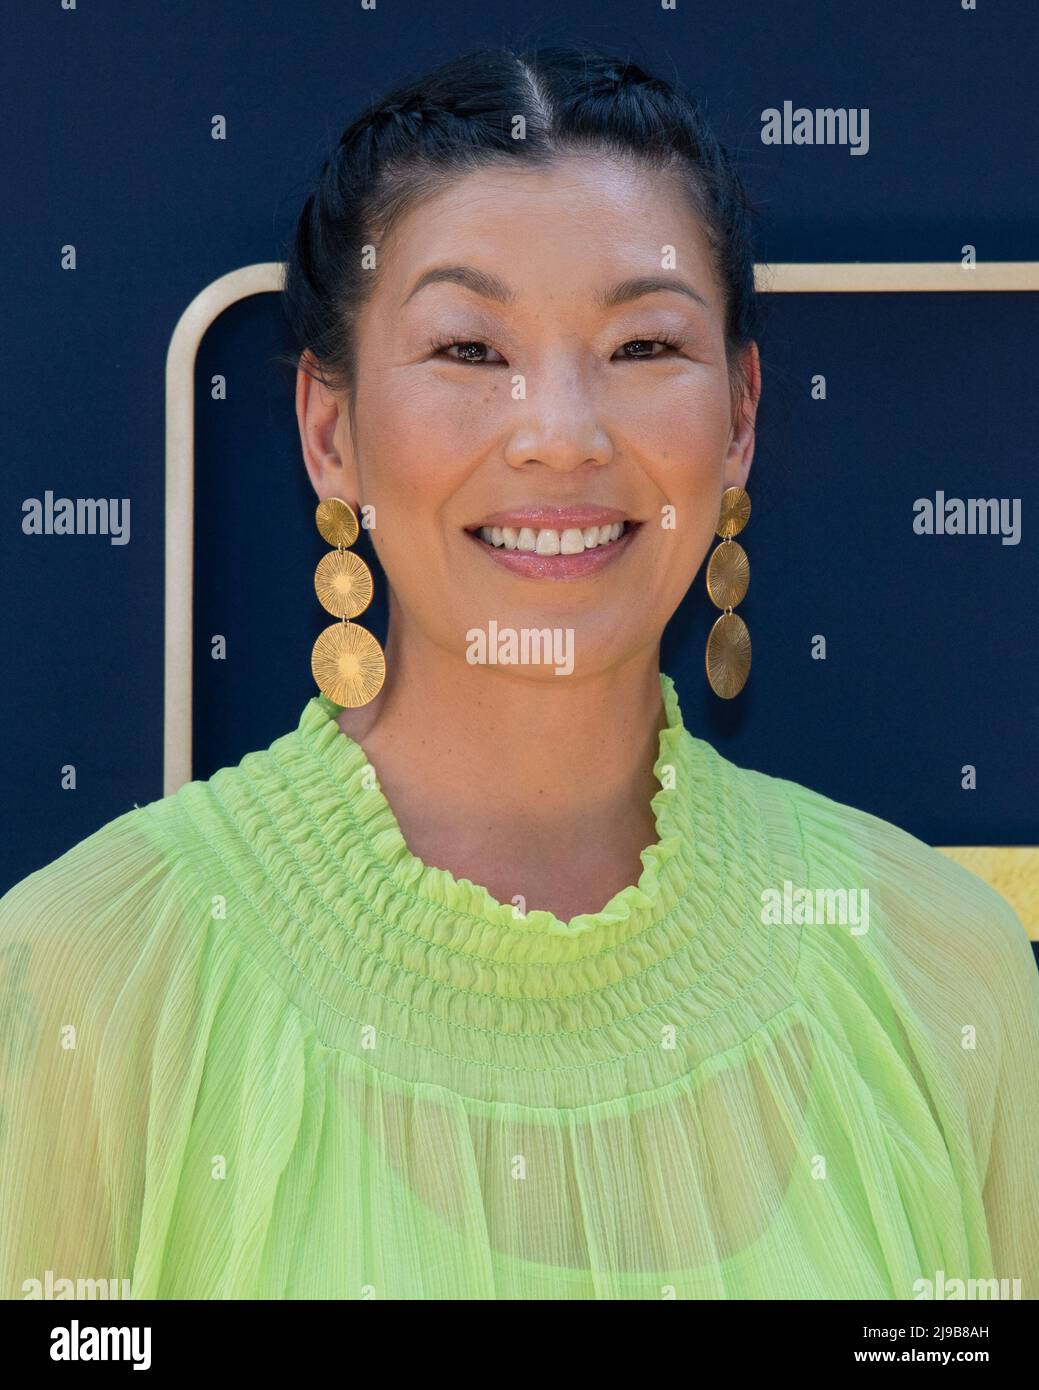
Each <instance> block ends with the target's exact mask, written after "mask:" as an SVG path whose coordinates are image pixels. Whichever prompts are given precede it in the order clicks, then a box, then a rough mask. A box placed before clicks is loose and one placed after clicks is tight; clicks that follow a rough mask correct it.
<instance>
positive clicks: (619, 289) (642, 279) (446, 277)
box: [401, 265, 710, 309]
mask: <svg viewBox="0 0 1039 1390" xmlns="http://www.w3.org/2000/svg"><path fill="white" fill-rule="evenodd" d="M441 282H446V283H448V284H453V285H461V286H462V288H463V289H467V290H472V291H473V293H474V294H478V295H481V296H482V297H483V298H484V299H493V300H495V301H496V302H497V303H499V304H511V303H512V302H513V300H514V299H515V298H516V295H515V291H514V290H512V289H510V288H509V286H508V285H506V283H505V281H504V280H500V279H499V278H498V276H497V275H491V274H490V273H489V272H488V271H484V270H477V269H476V267H475V266H471V265H440V266H434V267H433V268H432V269H431V270H427V271H425V272H424V273H423V274H422V275H420V276H419V278H418V280H417V281H416V283H415V284H414V285H413V286H412V288H411V290H410V291H409V293H408V294H407V295H406V296H405V298H404V301H403V303H402V304H401V308H403V307H404V305H405V304H407V302H408V300H409V299H414V297H415V295H417V294H418V292H419V290H423V289H425V288H426V286H427V285H436V284H440V283H441ZM661 292H668V293H672V294H684V295H686V296H687V297H688V298H689V299H695V300H696V301H697V303H698V304H702V305H703V306H704V308H705V309H709V308H710V305H709V304H708V303H707V300H706V299H704V297H703V295H702V294H697V292H696V290H694V289H693V287H692V285H690V284H688V283H687V282H686V281H685V280H680V279H679V278H678V277H677V276H672V275H636V276H633V277H632V278H630V279H628V280H621V281H620V283H619V284H616V285H613V286H612V287H611V288H610V289H608V290H600V291H599V292H598V293H597V294H596V296H595V299H596V302H597V303H598V304H599V306H600V307H601V308H603V309H613V308H616V306H617V305H618V304H627V303H629V302H630V301H631V300H633V299H641V298H642V297H643V296H644V295H647V294H660V293H661Z"/></svg>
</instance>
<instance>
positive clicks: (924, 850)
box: [0, 49, 1039, 1299]
mask: <svg viewBox="0 0 1039 1390" xmlns="http://www.w3.org/2000/svg"><path fill="white" fill-rule="evenodd" d="M286 303H287V306H288V310H289V314H290V318H291V321H292V324H293V327H294V329H295V332H296V334H297V337H298V342H299V349H300V362H299V375H298V389H297V409H298V417H299V427H300V437H301V441H302V448H303V455H304V459H305V462H306V467H307V469H308V472H309V475H310V479H311V481H312V483H313V486H314V490H315V493H316V495H317V498H318V499H319V501H320V503H321V504H322V505H321V506H320V507H319V512H318V521H319V525H320V527H321V529H322V533H323V534H324V535H325V538H326V540H328V541H329V543H330V545H331V546H333V547H335V548H334V549H330V551H329V557H331V558H330V559H329V560H328V561H327V563H326V562H324V561H323V562H322V564H323V568H322V569H321V570H319V575H318V591H319V593H320V594H321V596H322V601H323V602H324V603H325V604H326V606H327V607H328V608H329V609H330V610H331V612H332V613H333V614H334V615H335V617H336V618H337V619H339V620H340V621H338V622H333V623H332V624H331V625H330V628H329V631H328V633H324V634H322V636H321V637H320V638H319V639H318V643H317V644H316V647H315V654H314V664H313V671H314V675H315V678H316V679H317V681H318V684H319V693H318V694H316V695H314V696H313V698H311V699H310V700H309V701H308V702H307V704H306V706H305V707H304V709H303V711H302V716H301V719H300V721H299V726H298V728H297V729H295V730H293V731H291V732H288V733H286V734H285V735H284V736H283V737H281V738H279V739H277V740H276V741H275V742H274V743H273V744H272V745H271V747H270V748H269V749H267V750H265V751H257V752H254V753H250V754H249V755H248V756H246V757H245V758H244V759H243V760H242V762H241V763H240V764H239V765H238V766H236V767H228V768H223V769H221V770H220V771H219V772H217V773H216V774H215V775H214V776H213V777H211V778H210V779H209V780H208V781H206V782H192V783H191V784H189V785H188V786H185V787H183V788H181V790H179V791H178V792H177V793H176V794H174V795H173V796H170V797H167V798H165V799H164V800H161V801H157V802H154V803H152V804H150V805H148V806H145V807H142V808H135V809H134V810H133V811H131V812H129V813H127V814H126V815H123V816H121V817H119V818H118V819H117V820H115V821H113V822H111V823H109V824H108V825H106V826H104V827H103V828H102V829H100V830H99V831H97V832H96V833H95V834H93V835H92V836H90V837H89V838H88V839H86V840H84V841H82V842H81V843H79V844H78V845H76V846H75V847H73V848H72V849H71V850H69V851H68V853H66V854H65V855H63V856H62V857H61V858H60V859H58V860H57V861H55V862H54V863H53V864H51V865H49V866H47V867H46V868H45V869H43V870H41V871H40V872H38V873H36V874H32V875H30V877H29V878H27V879H25V880H23V882H22V883H21V884H19V885H17V886H16V887H15V888H14V889H13V890H12V891H11V892H10V893H9V894H8V895H7V897H6V898H5V899H4V901H3V904H2V907H0V916H2V939H3V946H4V951H5V956H6V960H7V962H8V969H7V974H6V980H7V1007H6V1010H5V1019H6V1027H5V1036H6V1038H7V1042H8V1046H7V1048H6V1049H5V1054H4V1066H5V1088H4V1099H3V1106H4V1110H3V1122H4V1128H3V1146H2V1151H3V1162H4V1170H3V1178H2V1181H3V1185H4V1196H5V1201H4V1217H3V1236H2V1242H0V1254H2V1271H3V1277H4V1281H5V1292H6V1296H7V1297H24V1296H26V1292H27V1290H26V1281H32V1280H41V1281H42V1280H44V1279H45V1278H46V1275H47V1271H51V1272H52V1276H53V1277H54V1278H58V1279H61V1278H63V1279H71V1280H75V1279H78V1278H101V1277H106V1278H126V1279H130V1280H131V1281H132V1286H131V1287H132V1296H133V1297H135V1298H155V1297H159V1298H231V1297H243V1298H306V1297H314V1298H365V1297H375V1298H437V1299H440V1298H476V1299H483V1298H535V1299H540V1298H546V1299H551V1298H669V1297H677V1298H740V1297H749V1298H802V1299H804V1298H848V1297H859V1296H861V1297H876V1298H891V1299H908V1298H916V1297H926V1296H935V1295H934V1290H935V1289H936V1288H944V1289H947V1288H948V1286H949V1283H950V1281H952V1280H968V1279H991V1278H995V1279H1006V1280H1008V1281H1014V1280H1019V1281H1021V1283H1020V1288H1021V1290H1022V1291H1023V1296H1025V1297H1028V1296H1033V1297H1034V1296H1035V1294H1036V1291H1037V1289H1039V1249H1037V1247H1039V1184H1037V1179H1036V1178H1035V1176H1034V1165H1033V1162H1032V1159H1033V1155H1034V1153H1035V1150H1036V1147H1037V1141H1039V1124H1037V1113H1039V1074H1037V1071H1036V1068H1035V1065H1034V1062H1035V1057H1036V1055H1037V1053H1039V980H1037V976H1036V972H1035V969H1034V966H1033V963H1032V959H1031V955H1030V951H1029V947H1028V943H1027V941H1026V939H1025V936H1024V933H1023V932H1022V929H1021V925H1020V923H1019V922H1018V920H1017V918H1016V917H1015V915H1014V913H1013V912H1012V911H1011V909H1010V908H1009V906H1008V905H1007V904H1006V903H1005V902H1004V901H1003V899H1002V898H1000V897H999V896H998V895H997V894H995V893H994V892H993V891H992V890H991V889H989V888H988V887H987V886H986V885H985V884H984V883H982V882H981V881H980V880H979V879H977V878H976V877H974V876H973V875H971V874H969V873H967V872H966V871H964V870H962V869H961V868H959V867H957V866H956V865H954V864H952V863H951V862H949V861H948V860H947V859H945V858H944V857H943V856H942V855H941V854H939V853H938V852H937V851H935V850H933V849H931V848H929V847H928V846H926V845H925V844H923V843H921V842H920V841H918V840H916V839H914V838H913V837H911V836H910V835H908V834H906V833H905V832H903V831H901V830H900V829H898V828H897V827H895V826H893V825H890V824H888V823H886V822H884V821H882V820H879V819H877V818H876V817H874V816H871V815H868V814H866V813H865V812H862V811H859V810H856V809H854V808H852V807H849V806H845V805H840V804H837V803H835V802H833V801H831V800H829V799H827V798H826V797H824V796H822V795H820V794H818V793H816V792H813V791H811V790H809V789H807V788H805V787H802V786H800V785H797V784H795V783H793V782H789V781H784V780H781V779H778V778H773V777H769V776H766V775H764V774H762V773H759V772H755V771H751V770H749V769H745V768H740V767H738V766H736V765H734V764H733V763H731V762H729V761H728V760H726V759H725V758H723V757H722V756H720V755H719V754H718V753H717V752H716V751H715V750H714V749H713V748H712V747H711V746H710V745H709V744H708V743H706V742H705V741H703V740H701V739H698V738H696V737H695V736H693V735H692V734H690V733H689V732H688V731H687V730H686V729H685V728H684V726H683V723H682V716H681V712H680V710H679V705H678V700H677V697H676V692H675V688H674V686H673V684H672V683H671V681H670V680H669V679H668V678H667V677H666V676H664V675H662V674H661V673H660V670H659V666H658V654H659V642H660V636H661V632H662V630H663V628H664V626H665V624H666V622H667V620H668V618H669V617H670V616H671V614H672V613H673V611H674V610H675V608H676V607H677V605H678V603H679V601H680V600H681V598H682V595H683V594H684V592H685V591H686V589H687V588H688V586H689V584H690V582H691V581H692V580H693V578H694V576H695V575H696V574H697V571H698V570H699V568H700V566H701V564H702V562H703V561H704V559H705V556H706V555H707V552H708V550H709V549H710V548H711V546H712V543H713V542H714V540H715V539H716V532H717V533H718V534H719V535H721V536H723V537H724V539H723V540H722V542H721V547H720V549H721V552H722V557H721V560H720V561H717V562H715V561H714V560H713V559H712V561H711V562H710V564H711V566H712V570H711V575H710V578H711V587H712V594H713V595H714V597H715V598H716V600H717V601H718V602H719V606H720V607H724V608H725V609H727V610H731V609H732V608H734V607H735V606H736V604H737V603H738V601H739V598H740V597H741V595H742V592H743V590H744V589H745V587H746V571H745V567H744V566H743V564H742V563H741V561H742V552H741V551H740V550H739V548H738V542H733V541H732V539H731V538H732V536H733V535H734V534H736V532H737V531H738V530H739V529H740V527H741V526H742V524H743V522H744V521H745V520H746V518H747V515H748V498H747V495H746V494H747V491H748V488H747V485H748V475H749V470H750V465H751V459H752V455H753V449H754V420H755V412H756V408H757V402H758V398H759V393H760V371H759V364H758V354H757V347H756V344H755V333H756V331H757V330H756V317H755V315H756V305H755V298H754V285H753V257H752V251H751V246H750V241H749V234H748V229H747V210H746V204H745V201H744V198H743V193H742V190H741V187H740V183H739V180H738V178H737V176H736V174H735V172H734V170H733V168H732V166H731V164H730V162H729V160H728V158H727V157H726V155H725V154H724V152H723V151H722V149H720V148H719V146H718V144H717V143H716V141H715V140H714V138H713V137H712V135H711V134H710V132H709V131H708V130H707V128H706V127H705V125H704V123H703V121H702V120H701V118H700V116H699V115H698V113H697V111H696V109H695V107H694V106H693V105H692V104H691V103H690V102H689V101H688V100H687V99H686V98H685V97H684V96H683V95H682V94H681V93H679V92H677V91H676V90H674V89H673V88H672V87H670V86H669V85H667V84H666V83H664V82H662V81H659V80H656V79H651V78H650V77H648V76H647V75H646V74H645V73H644V72H642V71H641V70H640V69H639V68H637V67H634V66H632V65H630V64H625V63H622V62H617V61H614V60H611V59H609V58H607V57H602V56H599V55H596V54H589V53H586V52H581V51H577V50H570V49H542V50H539V51H536V52H534V53H531V54H527V55H525V56H516V55H514V54H512V53H510V52H504V51H503V52H498V51H493V52H479V53H476V54H472V55H468V56H466V57H464V58H461V59H459V60H457V61H455V62H453V63H450V64H448V65H446V66H445V67H443V68H441V69H439V70H438V71H436V72H434V73H432V74H430V75H428V76H426V77H425V78H423V79H422V80H421V82H419V83H416V84H415V85H414V86H413V87H408V88H405V89H402V90H399V91H397V92H395V93H393V94H392V95H391V97H389V98H388V99H387V100H386V101H385V102H383V104H382V105H381V106H380V107H378V108H377V109H375V110H374V111H372V112H370V113H369V114H367V115H366V116H364V117H363V118H362V119H360V120H358V121H357V122H355V123H354V124H353V125H352V126H350V127H349V128H348V129H347V131H346V132H345V133H344V135H343V137H342V139H341V141H340V143H339V145H338V148H337V149H336V151H335V153H334V155H333V156H332V157H331V159H330V161H329V162H328V164H327V165H326V167H325V169H324V171H323V172H322V175H321V178H320V183H319V186H318V187H317V189H316V191H315V192H314V193H313V194H312V196H311V197H310V198H309V199H308V200H307V203H306V206H305V208H304V210H303V213H302V215H301V217H300V220H299V224H298V228H297V233H296V237H295V242H294V245H293V247H292V249H291V253H290V256H289V261H288V271H287V277H286ZM357 518H360V520H361V522H362V523H363V524H365V525H367V526H368V527H369V529H370V533H371V538H372V542H373V544H374V547H375V550H376V552H377V554H378V556H379V559H380V561H381V563H382V567H383V569H384V571H385V574H386V576H387V582H388V584H389V587H390V593H389V600H390V625H389V636H388V640H387V650H386V653H385V657H383V654H382V652H381V651H380V650H379V648H378V644H377V643H376V642H375V640H374V638H372V637H371V636H370V635H365V633H364V629H363V626H362V625H359V624H357V623H356V622H354V619H355V618H356V617H357V616H358V615H359V613H360V612H361V610H362V609H363V607H364V604H365V602H366V600H367V597H368V593H369V588H368V578H367V574H366V571H365V570H364V567H363V566H358V565H357V564H356V563H355V562H354V561H353V560H351V559H349V558H348V557H349V556H350V554H351V552H350V551H349V548H348V547H349V544H350V543H351V541H352V540H353V539H354V537H355V534H356V526H355V520H356V519H357ZM726 547H729V548H728V549H727V548H726ZM733 547H735V548H733ZM532 633H533V634H545V633H547V634H548V638H547V639H545V641H544V642H543V643H541V639H540V638H535V639H534V640H533V641H531V640H530V634H532ZM748 659H749V651H748V647H747V643H746V636H745V630H744V629H743V627H742V622H741V620H740V619H739V615H738V614H734V613H731V612H726V613H724V614H722V615H721V626H720V627H719V628H718V629H717V631H716V633H715V634H714V636H713V641H712V645H711V647H710V648H709V651H708V656H707V669H708V677H709V679H710V681H711V683H712V685H713V686H714V688H715V689H716V690H717V691H718V693H719V695H720V696H722V697H725V698H729V697H731V696H732V695H733V694H734V693H736V692H737V691H738V689H739V687H740V685H741V684H742V682H743V680H744V679H745V678H746V673H747V665H748ZM818 890H830V892H831V893H832V895H833V896H832V897H831V898H830V899H828V901H829V903H830V905H831V906H832V905H833V904H834V903H836V904H837V907H838V910H837V911H836V913H831V912H828V911H819V910H818V909H819V904H820V901H821V899H823V898H825V896H826V893H825V891H823V892H819V891H818ZM841 895H844V896H843V897H842V896H841ZM849 903H854V904H855V907H854V909H852V908H849V907H848V904H849ZM35 1287H36V1286H35V1285H30V1288H31V1289H35ZM1012 1287H1013V1286H1012V1284H1011V1292H1009V1293H1008V1294H1007V1296H1012ZM937 1296H943V1295H942V1294H941V1293H939V1294H938V1295H937Z"/></svg>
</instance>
